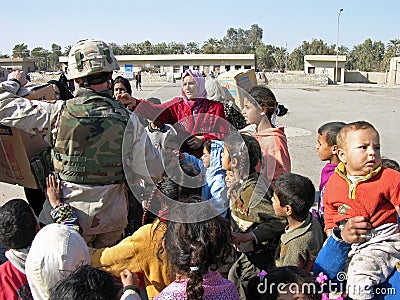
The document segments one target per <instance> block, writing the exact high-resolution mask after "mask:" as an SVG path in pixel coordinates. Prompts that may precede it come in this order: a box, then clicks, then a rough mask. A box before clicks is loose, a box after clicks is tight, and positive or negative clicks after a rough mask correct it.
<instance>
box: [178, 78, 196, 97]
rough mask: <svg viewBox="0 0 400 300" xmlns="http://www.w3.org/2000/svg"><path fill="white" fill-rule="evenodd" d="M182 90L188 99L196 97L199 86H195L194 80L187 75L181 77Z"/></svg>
mask: <svg viewBox="0 0 400 300" xmlns="http://www.w3.org/2000/svg"><path fill="white" fill-rule="evenodd" d="M182 91H183V92H184V93H185V96H186V98H188V99H189V100H192V99H195V98H197V95H198V94H199V88H198V87H197V84H196V81H195V80H194V79H193V78H192V77H190V76H189V75H187V76H185V78H183V83H182Z"/></svg>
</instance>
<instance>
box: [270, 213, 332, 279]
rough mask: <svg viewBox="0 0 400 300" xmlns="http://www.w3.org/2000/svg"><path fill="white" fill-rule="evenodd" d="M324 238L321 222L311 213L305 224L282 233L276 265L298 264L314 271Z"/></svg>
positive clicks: (308, 270)
mask: <svg viewBox="0 0 400 300" xmlns="http://www.w3.org/2000/svg"><path fill="white" fill-rule="evenodd" d="M324 239H325V237H324V234H323V231H322V227H321V225H320V223H319V222H318V220H317V219H316V218H315V217H313V216H312V215H311V213H309V215H308V217H307V218H306V219H305V220H304V222H303V224H301V225H300V226H299V227H297V228H295V229H292V230H290V231H287V232H285V233H284V234H282V236H281V240H280V243H279V245H278V248H277V249H276V253H275V265H276V266H277V267H283V266H298V267H300V268H302V269H304V270H306V271H307V272H312V270H313V266H314V261H315V259H316V257H317V255H318V252H319V250H321V248H322V245H323V243H324Z"/></svg>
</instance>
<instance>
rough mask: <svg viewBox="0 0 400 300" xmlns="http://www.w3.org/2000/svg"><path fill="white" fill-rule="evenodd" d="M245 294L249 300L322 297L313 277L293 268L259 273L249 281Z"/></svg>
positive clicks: (315, 298) (314, 299)
mask: <svg viewBox="0 0 400 300" xmlns="http://www.w3.org/2000/svg"><path fill="white" fill-rule="evenodd" d="M247 294H248V299H251V300H284V299H298V300H300V299H309V300H310V299H313V300H319V299H321V295H322V293H321V288H320V287H319V285H318V284H317V283H316V280H315V277H314V276H312V275H311V274H310V273H309V272H306V271H305V270H303V269H301V268H299V267H295V266H287V267H280V268H276V269H274V270H272V271H270V272H269V273H268V274H267V272H260V273H259V274H258V275H257V276H254V277H253V278H251V279H250V281H249V285H248V286H247Z"/></svg>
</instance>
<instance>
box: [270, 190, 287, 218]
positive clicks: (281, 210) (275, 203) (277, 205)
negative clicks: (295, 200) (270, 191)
mask: <svg viewBox="0 0 400 300" xmlns="http://www.w3.org/2000/svg"><path fill="white" fill-rule="evenodd" d="M272 207H273V208H274V211H275V214H276V215H277V216H278V217H287V215H286V207H282V206H281V202H280V201H279V198H278V196H277V195H276V194H275V193H274V196H273V197H272Z"/></svg>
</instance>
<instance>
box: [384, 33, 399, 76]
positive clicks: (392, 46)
mask: <svg viewBox="0 0 400 300" xmlns="http://www.w3.org/2000/svg"><path fill="white" fill-rule="evenodd" d="M395 56H400V39H394V40H390V41H389V43H388V44H387V46H386V51H385V55H384V57H383V69H384V70H388V69H389V68H390V59H391V58H392V57H395Z"/></svg>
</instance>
